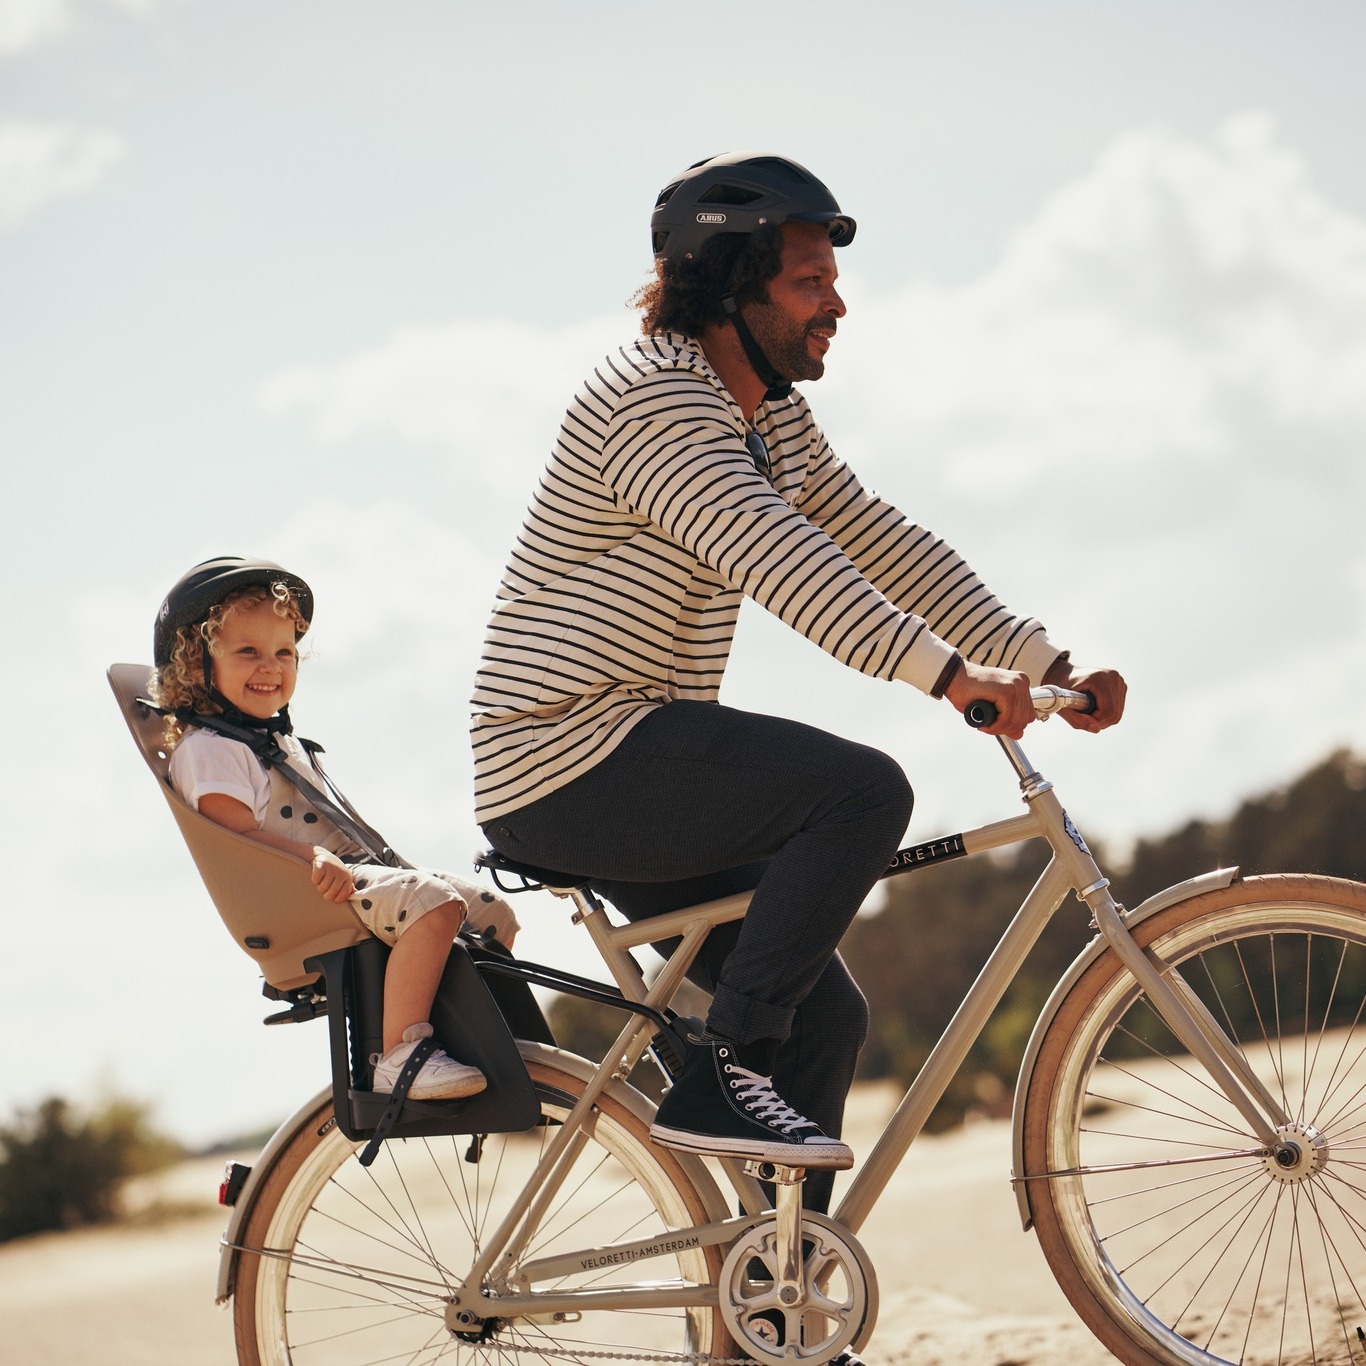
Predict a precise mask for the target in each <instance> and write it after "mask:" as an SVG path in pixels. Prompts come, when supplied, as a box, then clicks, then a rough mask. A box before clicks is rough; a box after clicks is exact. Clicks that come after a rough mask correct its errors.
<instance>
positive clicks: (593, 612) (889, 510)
mask: <svg viewBox="0 0 1366 1366" xmlns="http://www.w3.org/2000/svg"><path fill="white" fill-rule="evenodd" d="M755 430H756V431H757V432H758V433H759V435H760V436H761V437H762V438H763V441H764V443H765V445H766V446H767V448H768V456H769V462H770V473H769V474H765V473H764V472H763V471H762V470H761V469H760V468H759V466H758V464H757V463H756V461H755V459H754V457H753V456H752V455H751V453H750V451H749V449H747V447H746V444H745V443H746V437H747V435H748V431H749V428H748V426H747V424H746V422H745V419H744V416H743V414H742V413H741V411H740V409H739V408H738V407H737V406H736V404H735V402H734V400H733V399H732V398H731V396H730V394H729V393H728V392H727V391H726V389H725V388H724V387H723V385H722V384H721V382H720V380H719V379H718V378H717V376H716V373H715V372H714V371H713V370H712V368H711V366H710V365H709V364H708V363H707V359H706V357H705V356H704V354H703V352H702V349H701V347H700V346H699V345H698V344H697V343H696V342H695V341H693V340H691V339H689V338H687V337H683V336H680V335H678V334H675V333H669V334H665V335H661V336H647V337H642V338H640V339H638V340H637V341H635V342H633V343H631V344H630V345H628V346H625V347H623V348H622V349H621V350H620V351H617V352H614V353H613V354H612V355H610V356H608V357H607V359H606V360H604V361H603V363H602V364H601V365H600V366H599V367H598V368H597V370H595V371H594V373H593V374H592V375H591V376H590V377H589V379H588V380H587V382H586V383H585V384H584V386H583V388H582V389H581V390H580V392H579V394H578V395H577V397H576V398H575V399H574V402H573V403H572V404H571V406H570V408H569V411H568V413H567V414H566V416H565V420H564V424H563V426H562V427H561V429H560V434H559V439H558V441H557V442H556V445H555V449H554V452H553V453H552V455H551V458H550V462H549V464H548V465H547V467H546V471H545V474H544V476H543V477H542V479H541V482H540V485H539V487H538V488H537V490H536V494H535V497H534V499H533V500H532V504H531V507H530V509H529V511H528V513H527V518H526V521H525V523H524V525H523V527H522V531H521V534H520V536H519V537H518V539H517V543H516V545H515V547H514V549H513V551H512V555H511V559H510V561H509V564H508V567H507V572H506V574H505V575H504V578H503V582H502V586H501V587H500V589H499V591H498V597H497V600H496V602H495V604H494V609H493V615H492V618H491V620H490V622H489V627H488V633H487V636H486V638H485V644H484V653H483V660H482V663H481V666H480V670H479V674H478V677H477V679H476V681H475V692H474V698H473V702H472V710H473V726H472V739H473V745H474V757H475V799H476V817H477V819H478V820H479V821H480V822H481V823H482V822H485V821H489V820H492V819H494V818H495V817H497V816H498V815H500V814H502V813H504V812H508V811H515V810H516V809H518V808H519V807H522V806H525V805H527V804H528V803H530V802H532V801H535V800H536V799H537V798H538V797H541V796H544V795H546V794H547V793H549V792H553V791H554V790H555V789H556V788H559V787H562V786H564V785H565V784H566V783H568V782H570V781H571V780H572V779H573V778H575V777H577V776H578V775H579V774H581V773H584V772H586V771H587V770H588V769H590V768H591V767H592V766H593V765H594V764H596V763H598V762H599V761H601V760H602V759H603V758H604V757H605V756H606V755H607V754H608V753H610V752H611V750H612V749H613V748H614V747H615V746H616V745H617V744H618V743H619V742H620V741H621V739H622V738H623V736H625V735H626V733H627V732H628V731H629V729H630V728H631V727H632V726H633V725H634V724H636V723H637V722H638V721H640V720H642V719H643V718H644V717H645V716H646V715H648V714H649V712H650V710H651V709H652V708H654V707H657V706H660V705H661V704H663V703H665V702H669V701H672V700H674V699H677V698H692V699H696V700H701V701H715V700H717V697H718V694H719V691H720V685H721V675H722V672H723V671H724V669H725V666H726V658H727V655H728V654H729V651H730V644H731V638H732V635H733V634H734V630H735V623H736V618H737V616H738V614H739V609H740V600H741V597H742V596H749V597H751V598H753V599H754V600H755V601H756V602H758V603H759V604H760V605H761V606H763V607H764V608H766V609H767V610H768V611H770V612H772V613H773V614H774V615H775V616H777V617H779V618H780V619H781V620H782V621H784V622H786V623H787V624H788V625H789V626H791V627H792V628H793V629H794V630H797V631H800V632H801V633H802V634H803V635H804V636H806V637H807V638H808V639H809V640H811V641H813V642H814V643H815V644H817V645H819V646H820V647H821V648H822V649H824V650H825V651H827V652H828V653H829V654H831V655H833V656H834V657H835V658H836V659H838V660H840V661H841V662H842V663H844V664H848V665H849V666H850V667H851V668H855V669H858V670H859V671H860V672H862V673H865V674H869V675H871V676H872V677H875V678H883V679H898V680H900V681H902V682H905V683H910V684H912V685H913V686H914V687H916V688H919V689H921V690H922V691H925V692H931V691H933V690H934V688H935V685H936V683H937V682H938V680H939V679H940V677H941V675H942V674H943V673H944V671H945V668H946V665H947V664H948V663H949V662H950V661H951V660H952V658H953V653H954V650H955V649H957V650H959V651H961V652H962V653H963V654H964V655H966V656H967V657H968V658H970V659H972V660H975V661H977V662H978V663H983V664H991V665H996V666H999V667H1002V668H1011V669H1019V670H1022V671H1023V672H1025V673H1027V674H1028V675H1029V676H1030V677H1031V678H1032V679H1034V680H1035V681H1037V680H1038V679H1039V678H1040V677H1042V675H1043V673H1044V671H1045V670H1046V669H1047V667H1048V666H1049V664H1051V663H1052V661H1053V660H1054V659H1055V658H1056V656H1057V655H1058V653H1059V651H1058V648H1057V647H1056V646H1055V645H1053V644H1052V643H1051V642H1050V641H1049V640H1048V637H1047V636H1046V634H1045V633H1044V629H1043V627H1042V626H1040V625H1039V623H1038V622H1036V621H1033V620H1029V619H1024V618H1020V617H1015V616H1013V615H1011V614H1010V613H1009V612H1007V611H1006V609H1005V608H1004V607H1003V606H1002V605H1001V604H1000V603H999V602H998V601H997V600H996V599H995V598H994V597H993V596H992V595H991V593H990V592H989V591H988V590H987V589H986V587H985V586H984V585H983V584H982V583H981V582H980V581H979V580H978V579H977V577H976V575H974V574H973V572H972V570H971V569H969V568H968V566H967V565H966V564H965V563H964V561H963V560H962V559H961V557H960V556H959V555H958V554H957V553H956V552H955V551H953V550H952V549H950V548H949V547H948V546H947V545H945V543H944V542H943V541H941V540H939V539H938V538H936V537H935V536H933V535H932V534H931V533H930V532H928V531H925V530H924V529H922V528H921V527H918V526H914V525H912V524H911V523H910V522H908V521H907V520H906V518H905V517H903V516H902V514H901V513H900V512H898V511H897V510H896V508H894V507H892V506H891V505H890V504H888V503H886V502H884V501H882V500H881V499H879V498H878V497H877V496H876V495H875V494H873V493H870V492H868V491H866V490H864V489H863V488H862V487H861V486H860V485H859V483H858V480H857V479H856V478H855V477H854V475H853V473H852V472H851V471H850V470H849V469H848V467H847V466H845V465H844V464H843V463H842V462H841V461H840V460H839V459H838V458H837V457H836V455H835V453H834V452H833V451H832V450H831V449H830V447H829V445H828V444H827V443H826V440H825V438H824V436H823V435H822V433H821V430H820V428H819V427H818V426H817V425H816V423H815V421H814V419H813V418H812V416H811V412H810V409H809V408H808V407H807V405H806V401H805V400H804V399H803V398H802V397H801V395H800V394H799V393H795V392H794V393H793V394H792V396H791V397H790V398H788V399H785V400H781V401H777V402H768V403H765V404H764V405H763V406H762V407H761V408H760V409H759V412H758V414H757V415H756V421H755Z"/></svg>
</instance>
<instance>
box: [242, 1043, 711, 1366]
mask: <svg viewBox="0 0 1366 1366" xmlns="http://www.w3.org/2000/svg"><path fill="white" fill-rule="evenodd" d="M529 1070H530V1072H531V1076H532V1080H533V1082H534V1083H536V1085H537V1089H538V1092H539V1093H540V1094H541V1096H542V1106H543V1111H544V1110H545V1108H546V1106H547V1105H549V1106H550V1111H549V1112H550V1113H552V1114H554V1115H556V1116H558V1115H560V1114H562V1113H563V1112H564V1111H565V1109H567V1106H568V1103H569V1102H570V1100H571V1099H572V1097H574V1096H576V1095H577V1094H578V1093H579V1092H580V1091H581V1090H582V1087H583V1082H582V1080H581V1079H579V1078H577V1077H573V1076H570V1075H569V1074H568V1073H565V1072H561V1071H557V1070H555V1069H554V1068H551V1067H547V1066H544V1065H542V1064H537V1063H531V1064H530V1066H529ZM556 1097H559V1098H562V1099H560V1100H559V1102H558V1103H557V1102H556V1099H555V1098H556ZM594 1132H595V1133H596V1134H598V1135H599V1136H600V1137H599V1140H598V1144H597V1147H598V1150H599V1151H602V1152H608V1153H610V1154H611V1155H612V1156H613V1157H614V1158H615V1159H617V1160H618V1161H620V1163H621V1164H622V1165H623V1166H624V1167H625V1168H626V1169H627V1171H628V1172H629V1173H630V1176H631V1178H632V1181H633V1184H634V1186H636V1187H638V1188H639V1190H640V1192H642V1193H643V1196H644V1198H645V1199H648V1201H649V1204H650V1205H651V1206H653V1208H654V1209H655V1210H656V1211H658V1212H659V1213H660V1215H661V1217H662V1218H663V1219H664V1220H665V1221H666V1222H667V1223H668V1224H669V1225H670V1226H672V1227H675V1228H677V1227H686V1226H687V1225H689V1224H693V1223H704V1222H706V1221H707V1219H708V1217H709V1216H708V1212H707V1208H706V1203H705V1201H704V1200H703V1199H702V1197H701V1196H699V1195H698V1193H697V1192H696V1190H695V1189H694V1188H693V1186H692V1184H691V1183H690V1181H689V1180H688V1177H687V1175H686V1174H685V1173H684V1172H683V1171H682V1169H681V1168H680V1166H679V1164H678V1163H677V1161H676V1160H675V1159H674V1158H673V1155H672V1154H671V1153H669V1152H668V1150H666V1149H661V1148H658V1147H656V1146H655V1145H653V1144H652V1143H650V1141H649V1138H648V1133H647V1130H646V1128H645V1126H644V1125H643V1124H642V1122H641V1121H640V1119H639V1118H638V1117H636V1116H635V1115H633V1114H631V1113H630V1112H629V1110H628V1108H627V1107H625V1106H624V1105H621V1104H618V1103H616V1102H615V1101H613V1100H612V1099H611V1097H610V1096H604V1097H603V1098H602V1100H601V1102H600V1105H599V1112H598V1116H597V1119H596V1122H595V1124H594ZM360 1146H361V1145H359V1144H355V1143H352V1142H350V1141H348V1140H347V1139H346V1138H345V1137H344V1136H343V1135H342V1134H341V1133H340V1131H339V1130H337V1128H336V1126H335V1124H334V1123H333V1122H332V1119H331V1107H330V1104H324V1105H322V1106H321V1107H320V1108H319V1110H318V1111H317V1112H316V1113H315V1115H314V1116H313V1118H312V1120H311V1121H310V1122H309V1123H308V1124H306V1125H303V1126H301V1128H300V1130H299V1133H298V1135H297V1136H296V1138H295V1139H294V1140H293V1141H292V1142H291V1143H290V1144H289V1145H288V1146H287V1147H286V1148H285V1149H283V1150H282V1151H281V1153H280V1154H279V1156H278V1158H277V1160H276V1162H275V1163H274V1164H273V1168H272V1170H271V1172H270V1173H269V1174H268V1175H267V1177H266V1179H265V1181H264V1182H263V1184H262V1187H261V1192H260V1195H259V1198H258V1200H257V1203H256V1206H255V1208H254V1209H253V1211H252V1215H251V1217H250V1219H249V1220H248V1222H247V1225H246V1228H245V1229H244V1231H243V1244H244V1246H245V1247H247V1248H268V1249H269V1248H276V1249H279V1248H284V1247H292V1246H293V1245H294V1240H295V1237H296V1236H297V1233H298V1231H299V1228H300V1225H301V1223H302V1221H303V1220H304V1218H305V1217H306V1215H307V1214H308V1212H309V1210H310V1209H311V1208H312V1206H313V1204H314V1202H315V1200H317V1199H318V1196H319V1192H320V1191H322V1190H323V1189H324V1188H325V1187H326V1186H327V1184H328V1182H329V1181H330V1179H331V1177H332V1175H333V1173H335V1172H336V1171H338V1169H340V1168H341V1167H342V1166H343V1165H344V1164H345V1163H347V1162H349V1161H351V1160H352V1158H353V1155H354V1153H355V1152H356V1151H357V1150H358V1148H359V1147H360ZM642 1207H643V1206H642ZM547 1222H549V1221H547ZM487 1231H488V1230H485V1232H487ZM676 1265H677V1266H678V1268H679V1274H682V1275H683V1276H684V1277H685V1278H686V1279H688V1280H692V1281H698V1282H701V1283H710V1284H714V1283H715V1280H716V1277H717V1275H718V1274H719V1271H720V1265H721V1251H720V1250H719V1249H717V1248H714V1247H711V1248H703V1249H693V1250H690V1251H685V1252H681V1253H679V1254H678V1261H677V1263H676ZM663 1266H664V1263H663V1262H650V1263H644V1264H642V1266H641V1275H642V1276H651V1275H660V1276H662V1275H665V1274H666V1273H665V1271H664V1270H659V1269H655V1270H651V1268H657V1267H663ZM459 1273H460V1268H459V1267H454V1266H452V1267H449V1268H447V1272H446V1274H448V1275H457V1276H458V1275H459ZM288 1277H289V1262H288V1261H287V1260H286V1259H284V1258H281V1257H272V1256H258V1255H256V1254H255V1253H252V1252H243V1253H242V1254H241V1262H240V1264H239V1269H238V1277H237V1290H236V1296H235V1300H234V1319H235V1328H236V1334H237V1343H238V1359H239V1361H240V1362H242V1363H245V1364H246V1366H290V1363H295V1362H297V1361H298V1360H299V1357H298V1355H297V1349H296V1348H291V1346H290V1345H289V1344H288V1343H287V1342H286V1341H285V1340H284V1339H285V1333H286V1329H285V1327H284V1324H285V1321H286V1307H287V1303H288V1297H289V1293H290V1287H289V1284H288ZM674 1312H675V1314H677V1315H679V1316H680V1317H684V1316H683V1311H674ZM603 1317H606V1316H603ZM685 1317H686V1320H687V1324H688V1327H687V1332H686V1337H687V1339H688V1340H686V1341H678V1342H674V1343H672V1344H671V1350H672V1351H674V1352H681V1351H694V1352H698V1353H703V1354H710V1355H717V1356H725V1355H728V1354H729V1352H730V1351H731V1350H732V1347H731V1343H730V1339H729V1336H728V1334H726V1332H725V1329H724V1326H723V1325H722V1323H721V1320H720V1317H719V1314H718V1312H717V1311H716V1310H715V1309H711V1310H695V1311H690V1312H689V1313H688V1314H687V1315H686V1316H685ZM623 1322H625V1321H623ZM551 1337H553V1332H551V1333H547V1334H546V1338H547V1340H546V1346H547V1348H550V1347H551V1346H552V1342H551V1340H550V1339H551ZM476 1350H478V1352H479V1359H480V1360H483V1359H486V1356H487V1352H486V1351H485V1350H483V1349H476ZM488 1351H492V1352H494V1353H495V1354H496V1353H497V1352H498V1344H497V1343H496V1342H491V1343H490V1344H489V1348H488ZM567 1351H568V1352H569V1353H570V1354H571V1355H572V1354H573V1346H572V1344H571V1345H570V1347H569V1348H567ZM526 1354H527V1353H526V1352H523V1355H526ZM461 1355H462V1354H460V1353H458V1352H457V1353H452V1355H451V1360H453V1361H457V1360H459V1359H460V1358H461ZM470 1355H471V1358H472V1357H473V1353H471V1354H470ZM531 1355H532V1356H533V1358H534V1357H535V1355H536V1354H535V1353H532V1354H531ZM328 1359H329V1358H328V1356H327V1355H319V1357H318V1360H319V1361H325V1360H328ZM442 1359H443V1360H444V1359H446V1358H445V1357H444V1356H443V1358H442Z"/></svg>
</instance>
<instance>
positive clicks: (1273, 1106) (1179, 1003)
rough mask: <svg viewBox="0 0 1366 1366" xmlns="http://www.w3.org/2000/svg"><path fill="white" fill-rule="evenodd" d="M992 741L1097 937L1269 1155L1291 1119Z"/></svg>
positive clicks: (1021, 759) (1050, 805)
mask: <svg viewBox="0 0 1366 1366" xmlns="http://www.w3.org/2000/svg"><path fill="white" fill-rule="evenodd" d="M998 739H1000V743H1001V748H1002V749H1004V750H1005V752H1006V755H1007V757H1008V758H1009V759H1010V761H1011V764H1012V765H1013V766H1014V767H1015V769H1016V771H1017V773H1019V775H1020V788H1021V791H1022V792H1023V793H1024V797H1025V801H1026V802H1027V803H1028V804H1029V805H1030V807H1031V809H1032V810H1033V811H1034V813H1035V814H1036V816H1037V817H1038V819H1039V820H1040V822H1041V824H1042V825H1043V827H1044V829H1045V831H1046V833H1047V835H1048V842H1049V843H1050V844H1051V845H1052V846H1053V851H1054V855H1055V857H1057V858H1058V859H1061V860H1062V861H1063V863H1064V864H1065V866H1066V868H1067V872H1068V875H1069V879H1070V881H1071V883H1072V885H1073V886H1074V887H1075V888H1076V889H1077V895H1078V896H1079V897H1080V898H1081V899H1082V900H1083V901H1084V902H1085V903H1086V905H1087V907H1088V908H1089V909H1090V911H1091V916H1092V919H1093V920H1094V922H1095V925H1096V929H1097V930H1098V931H1099V932H1100V935H1101V937H1102V938H1103V939H1104V940H1105V942H1106V943H1107V944H1108V945H1109V946H1110V948H1111V949H1112V950H1113V951H1114V953H1115V955H1116V957H1118V959H1119V960H1120V962H1121V963H1123V964H1124V966H1125V967H1126V968H1127V969H1128V970H1129V972H1130V974H1131V975H1132V976H1133V978H1134V980H1135V981H1136V982H1137V983H1138V984H1139V986H1140V987H1142V988H1143V990H1144V992H1145V993H1147V996H1148V999H1149V1001H1151V1002H1152V1005H1153V1008H1154V1010H1156V1011H1157V1013H1158V1014H1159V1015H1160V1016H1161V1017H1162V1020H1163V1022H1164V1023H1165V1024H1166V1026H1167V1028H1168V1029H1170V1030H1171V1031H1172V1033H1173V1034H1174V1035H1175V1036H1176V1038H1177V1039H1178V1040H1179V1041H1180V1043H1181V1044H1182V1045H1183V1046H1184V1047H1185V1048H1186V1049H1187V1051H1188V1052H1189V1053H1190V1054H1191V1056H1192V1057H1194V1058H1196V1059H1197V1060H1198V1061H1199V1063H1200V1064H1201V1066H1203V1067H1204V1069H1205V1070H1206V1072H1207V1073H1208V1074H1209V1078H1210V1081H1211V1083H1212V1084H1213V1085H1214V1086H1215V1087H1217V1088H1218V1089H1219V1090H1220V1091H1221V1092H1222V1093H1223V1094H1224V1095H1225V1096H1226V1097H1227V1098H1228V1101H1229V1103H1230V1104H1231V1105H1233V1106H1234V1108H1235V1109H1237V1111H1238V1113H1239V1114H1241V1115H1242V1117H1243V1118H1244V1119H1245V1120H1246V1121H1247V1123H1248V1126H1249V1128H1250V1129H1251V1130H1252V1132H1253V1133H1254V1134H1255V1135H1256V1137H1257V1139H1258V1141H1259V1142H1261V1143H1263V1144H1265V1145H1266V1148H1267V1149H1268V1151H1270V1152H1277V1151H1278V1150H1279V1149H1280V1148H1281V1147H1282V1146H1283V1142H1284V1141H1283V1139H1282V1136H1281V1131H1283V1129H1284V1127H1285V1126H1286V1125H1288V1124H1289V1123H1290V1117H1289V1116H1288V1115H1287V1114H1286V1113H1285V1112H1284V1111H1283V1110H1282V1109H1281V1106H1280V1105H1279V1103H1278V1102H1277V1101H1276V1099H1275V1097H1274V1096H1272V1094H1271V1093H1270V1092H1269V1091H1268V1090H1267V1089H1266V1087H1265V1085H1263V1083H1262V1081H1261V1079H1260V1078H1259V1077H1258V1076H1257V1075H1256V1073H1255V1072H1254V1071H1253V1070H1252V1068H1251V1067H1249V1066H1248V1064H1247V1061H1246V1059H1245V1058H1244V1057H1243V1055H1242V1053H1241V1051H1240V1050H1239V1049H1238V1048H1237V1047H1236V1046H1235V1045H1234V1043H1233V1042H1232V1040H1231V1039H1229V1037H1228V1035H1227V1034H1226V1033H1225V1032H1224V1030H1223V1028H1222V1026H1221V1025H1220V1024H1219V1022H1218V1021H1217V1020H1216V1019H1215V1018H1214V1016H1213V1015H1212V1014H1211V1013H1210V1011H1209V1010H1208V1009H1207V1007H1206V1006H1205V1004H1204V1003H1203V1002H1202V1001H1201V1000H1200V998H1199V997H1198V996H1197V995H1196V994H1195V992H1194V991H1192V990H1191V988H1190V986H1189V985H1188V984H1187V983H1186V981H1185V979H1184V978H1183V977H1182V976H1181V974H1180V973H1179V972H1178V971H1177V970H1176V968H1175V967H1173V966H1172V965H1171V964H1170V963H1167V962H1165V961H1164V960H1163V959H1162V958H1161V957H1160V956H1159V955H1157V954H1156V953H1154V952H1153V951H1152V950H1150V949H1142V948H1140V947H1139V946H1138V945H1137V944H1136V943H1135V942H1134V939H1133V936H1132V935H1131V934H1130V933H1129V930H1128V927H1127V926H1126V925H1125V923H1124V920H1123V918H1122V916H1121V915H1120V910H1119V905H1118V903H1117V902H1116V901H1115V899H1114V897H1112V896H1111V895H1110V879H1109V878H1107V877H1106V876H1105V875H1104V874H1103V873H1102V872H1101V871H1100V867H1099V865H1098V864H1097V863H1096V861H1095V859H1094V857H1093V856H1092V854H1091V851H1090V849H1088V848H1087V846H1086V841H1085V840H1084V839H1083V838H1082V837H1081V834H1080V832H1079V831H1078V830H1077V828H1076V826H1074V825H1073V824H1072V821H1071V819H1070V818H1069V817H1068V815H1067V813H1066V811H1064V810H1063V807H1062V804H1061V802H1059V801H1058V798H1057V795H1056V794H1055V793H1054V791H1053V786H1052V784H1051V783H1048V782H1045V781H1044V780H1043V779H1042V778H1041V777H1040V775H1039V774H1038V773H1037V772H1035V771H1034V770H1033V768H1032V767H1031V766H1030V764H1029V761H1028V760H1027V759H1026V758H1025V756H1024V753H1023V751H1022V750H1021V749H1020V747H1019V746H1018V745H1017V744H1016V743H1015V742H1014V741H1013V740H1009V739H1006V738H1005V737H998Z"/></svg>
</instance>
